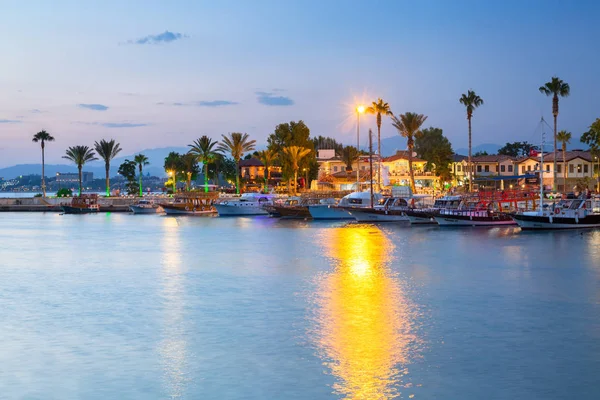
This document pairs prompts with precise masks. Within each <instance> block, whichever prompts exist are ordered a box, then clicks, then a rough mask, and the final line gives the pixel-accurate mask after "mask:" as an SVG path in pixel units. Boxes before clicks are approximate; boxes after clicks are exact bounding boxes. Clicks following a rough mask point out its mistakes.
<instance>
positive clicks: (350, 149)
mask: <svg viewBox="0 0 600 400" xmlns="http://www.w3.org/2000/svg"><path fill="white" fill-rule="evenodd" d="M337 156H338V157H339V158H341V159H342V161H343V162H344V164H346V172H351V171H352V164H354V163H355V162H356V161H358V150H357V149H356V147H354V146H344V148H343V149H342V150H341V151H340V152H338V153H337Z"/></svg>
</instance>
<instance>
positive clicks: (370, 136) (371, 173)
mask: <svg viewBox="0 0 600 400" xmlns="http://www.w3.org/2000/svg"><path fill="white" fill-rule="evenodd" d="M369 171H370V175H371V176H370V179H371V185H370V187H371V208H373V131H372V130H371V129H369Z"/></svg>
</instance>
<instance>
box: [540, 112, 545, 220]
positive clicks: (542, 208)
mask: <svg viewBox="0 0 600 400" xmlns="http://www.w3.org/2000/svg"><path fill="white" fill-rule="evenodd" d="M544 122H545V121H544V117H542V120H541V121H540V124H541V125H542V147H541V148H540V150H541V152H540V210H541V211H542V213H543V212H544V135H545V134H546V133H545V132H544Z"/></svg>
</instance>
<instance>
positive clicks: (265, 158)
mask: <svg viewBox="0 0 600 400" xmlns="http://www.w3.org/2000/svg"><path fill="white" fill-rule="evenodd" d="M277 156H278V154H277V153H276V152H275V150H273V149H271V150H269V149H267V150H262V151H259V152H258V158H259V159H260V161H261V162H262V163H263V165H264V167H265V171H264V172H263V175H264V178H265V187H264V190H265V193H266V192H267V187H268V186H269V181H270V180H271V167H272V166H273V164H275V160H277Z"/></svg>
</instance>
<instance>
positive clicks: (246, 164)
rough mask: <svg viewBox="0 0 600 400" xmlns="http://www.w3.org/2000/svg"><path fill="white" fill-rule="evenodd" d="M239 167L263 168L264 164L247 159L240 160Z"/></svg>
mask: <svg viewBox="0 0 600 400" xmlns="http://www.w3.org/2000/svg"><path fill="white" fill-rule="evenodd" d="M239 166H240V167H263V166H264V164H263V163H262V161H260V160H259V159H258V158H254V157H252V158H249V159H247V160H240V163H239Z"/></svg>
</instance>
